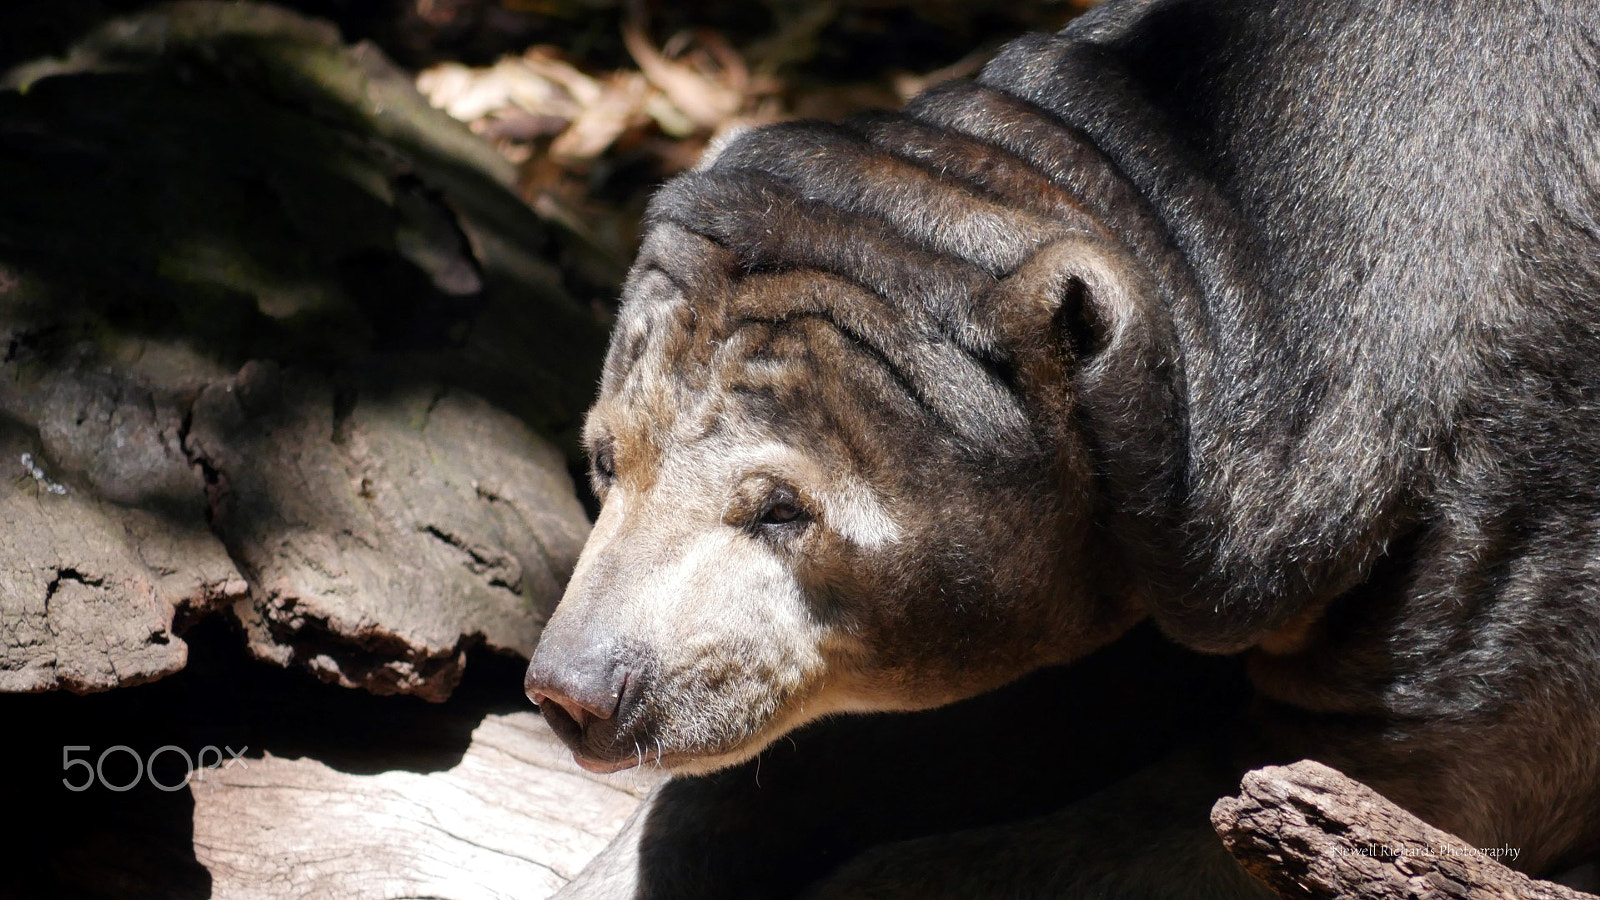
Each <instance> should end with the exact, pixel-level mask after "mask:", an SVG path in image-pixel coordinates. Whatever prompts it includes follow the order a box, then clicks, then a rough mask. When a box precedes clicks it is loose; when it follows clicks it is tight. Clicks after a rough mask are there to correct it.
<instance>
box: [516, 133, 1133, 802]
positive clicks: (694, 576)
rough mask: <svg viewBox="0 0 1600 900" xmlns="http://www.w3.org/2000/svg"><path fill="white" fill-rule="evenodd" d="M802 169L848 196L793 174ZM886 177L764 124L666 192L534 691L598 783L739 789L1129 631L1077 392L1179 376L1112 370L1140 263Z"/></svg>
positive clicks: (953, 192)
mask: <svg viewBox="0 0 1600 900" xmlns="http://www.w3.org/2000/svg"><path fill="white" fill-rule="evenodd" d="M797 140H799V141H800V143H801V147H800V149H799V150H797V149H796V146H795V145H796V142H797ZM807 140H809V141H810V144H809V145H807V144H806V143H805V141H807ZM806 146H811V147H813V149H814V152H813V153H812V157H811V161H812V163H814V164H815V165H816V166H817V169H816V171H817V172H819V173H821V174H820V175H819V176H818V177H819V178H821V179H822V180H824V181H827V180H828V179H830V178H837V179H838V180H839V181H840V182H848V181H849V180H850V179H852V178H854V179H855V180H856V181H857V184H856V187H855V194H853V195H850V196H843V197H841V196H837V195H824V196H821V197H819V196H817V193H816V192H815V191H812V190H809V189H808V184H807V183H801V182H803V181H804V179H803V178H798V177H796V176H794V174H793V172H792V171H789V170H785V169H783V168H782V166H781V165H780V164H781V163H782V162H783V161H785V160H789V159H791V158H792V157H793V156H794V155H795V154H796V153H802V155H803V151H804V150H805V147H806ZM815 148H820V150H817V149H815ZM847 151H848V152H847ZM818 159H820V160H821V162H817V160H818ZM841 160H843V161H844V162H841ZM851 161H854V162H855V163H857V164H858V165H859V166H865V167H868V171H866V172H862V171H843V170H844V169H846V168H848V167H847V166H846V165H845V163H846V162H851ZM882 165H886V164H885V163H884V162H883V154H878V153H873V152H869V151H867V150H863V149H862V145H861V142H860V141H856V142H855V143H849V142H848V141H846V139H845V138H844V137H842V136H841V135H840V134H838V133H834V132H831V131H829V130H827V128H826V127H824V126H790V127H789V128H787V129H763V130H762V131H759V132H754V133H752V134H751V135H749V136H746V137H745V138H742V139H741V140H740V141H737V142H735V143H734V144H733V145H732V146H730V147H729V148H727V149H726V150H724V151H723V152H722V154H721V155H720V156H719V157H717V161H716V162H715V163H714V164H712V165H709V166H703V167H702V168H701V169H700V170H698V171H696V172H693V173H690V174H689V175H686V176H683V177H681V178H680V179H678V180H677V181H675V182H673V183H672V184H670V185H669V186H668V187H667V188H666V189H665V190H664V191H663V192H662V193H661V194H660V195H659V196H658V197H657V198H656V201H655V203H654V205H653V207H652V212H651V216H650V219H649V222H648V230H647V233H646V239H645V241H644V246H643V249H642V250H641V253H640V257H639V259H638V261H637V263H636V265H635V267H634V269H633V271H632V273H631V275H630V278H629V281H628V284H627V286H626V289H625V292H624V301H623V305H622V308H621V312H620V314H619V316H618V320H617V323H616V327H615V331H614V334H613V337H612V342H611V348H610V351H609V355H608V358H607V360H606V365H605V370H604V375H603V379H602V384H601V391H600V397H599V399H598V401H597V402H596V403H595V405H594V407H593V409H592V410H591V411H590V413H589V417H588V420H587V425H586V428H585V443H586V445H587V448H588V451H589V454H590V458H591V460H592V464H593V465H592V478H593V483H594V489H595V492H596V494H597V495H598V496H599V498H600V499H601V501H602V507H601V510H600V514H599V518H598V521H597V522H596V524H595V528H594V531H593V533H592V535H591V536H590V538H589V542H588V544H587V546H586V547H585V548H584V550H583V554H582V557H581V558H580V560H579V562H578V565H577V568H576V570H575V572H574V573H573V576H572V580H571V583H570V585H569V586H568V588H567V592H566V595H565V597H564V598H563V599H562V601H561V603H560V605H559V607H558V608H557V610H556V612H555V614H554V615H553V617H552V618H551V620H550V622H549V623H548V625H547V627H546V628H545V631H544V634H543V637H542V639H541V642H540V644H539V647H538V649H537V651H536V653H535V654H534V658H533V660H532V662H531V664H530V665H529V668H528V676H527V684H526V687H527V690H528V692H529V694H530V696H532V697H533V699H534V700H535V702H537V703H538V704H539V707H540V709H541V710H542V711H543V712H544V714H545V716H546V717H547V719H548V720H549V722H550V724H551V726H552V727H553V728H554V729H555V731H556V732H557V733H558V734H559V735H560V736H561V737H562V739H563V740H565V741H566V743H567V744H568V745H569V746H570V747H571V748H572V751H573V753H574V756H575V757H576V759H577V761H578V762H579V764H581V765H583V766H584V767H585V768H588V769H591V770H595V771H615V770H619V769H624V768H628V767H630V766H633V765H635V764H639V763H644V762H649V763H656V764H659V765H661V766H663V767H666V768H668V769H671V770H673V771H678V772H702V771H708V770H711V769H715V768H718V767H722V766H726V765H731V764H733V763H737V762H740V761H743V760H745V759H748V758H750V757H751V756H753V755H754V754H756V753H757V752H759V751H760V750H761V749H762V748H763V747H765V746H766V745H767V744H769V743H770V742H771V741H773V740H774V739H776V738H777V737H779V736H781V735H783V734H784V733H785V732H787V731H789V730H791V729H793V728H795V727H797V726H799V725H801V724H803V723H805V722H808V721H811V720H815V719H817V718H819V717H821V716H826V715H831V714H835V713H843V712H853V711H874V710H911V709H920V708H927V707H932V706H937V705H941V704H945V703H949V702H952V701H955V700H958V699H962V698H965V697H969V696H972V695H974V694H977V693H979V692H982V691H986V690H989V689H991V688H994V687H997V686H999V685H1001V684H1003V683H1005V682H1008V681H1010V680H1012V679H1015V678H1017V677H1019V676H1021V675H1023V674H1025V673H1027V672H1029V671H1032V670H1034V669H1037V668H1039V667H1041V666H1045V665H1050V664H1055V663H1059V662H1064V661H1067V660H1070V659H1072V658H1074V657H1077V656H1080V655H1082V654H1084V653H1086V652H1088V651H1089V650H1092V649H1094V648H1096V647H1098V646H1100V645H1102V644H1104V643H1106V642H1108V641H1110V640H1111V639H1113V638H1115V637H1116V636H1117V635H1119V634H1121V633H1122V632H1123V631H1125V630H1126V629H1127V628H1128V627H1129V626H1131V624H1132V623H1133V622H1134V621H1136V620H1137V619H1138V618H1139V616H1140V615H1141V614H1142V613H1141V611H1140V610H1139V608H1138V607H1139V604H1138V603H1137V602H1136V601H1135V600H1134V599H1132V597H1131V592H1130V591H1129V590H1128V589H1127V585H1126V584H1124V583H1122V582H1121V581H1120V577H1121V576H1120V575H1119V574H1118V572H1119V566H1118V565H1117V563H1116V560H1115V558H1114V556H1115V554H1114V552H1113V550H1112V548H1111V547H1110V545H1109V544H1107V543H1106V542H1104V541H1103V540H1102V539H1101V537H1100V534H1101V532H1102V531H1103V529H1101V528H1099V527H1097V525H1096V523H1095V518H1096V515H1097V511H1098V510H1100V509H1102V508H1103V506H1104V504H1105V502H1106V498H1105V497H1103V496H1102V495H1101V494H1102V492H1101V491H1100V490H1099V489H1098V487H1097V484H1098V482H1099V479H1097V477H1096V472H1095V469H1096V466H1097V461H1096V460H1097V455H1096V451H1095V447H1093V446H1092V443H1093V440H1092V439H1091V438H1090V436H1088V434H1087V433H1086V428H1085V425H1084V421H1083V419H1084V416H1085V411H1084V409H1083V404H1082V396H1081V395H1082V394H1083V392H1084V391H1085V390H1089V391H1093V390H1095V388H1094V385H1095V384H1101V383H1112V382H1115V383H1118V384H1126V383H1128V382H1129V381H1130V377H1131V381H1132V382H1139V383H1144V382H1149V383H1150V384H1157V383H1158V382H1159V381H1160V380H1161V378H1163V377H1165V376H1164V375H1163V374H1162V373H1159V372H1154V369H1156V368H1159V367H1160V366H1162V365H1164V364H1165V363H1164V362H1163V361H1161V360H1158V359H1149V358H1146V356H1148V354H1146V353H1144V352H1143V350H1140V351H1137V352H1135V351H1132V350H1126V349H1125V348H1128V347H1133V346H1134V345H1138V346H1139V347H1146V346H1147V345H1148V343H1149V342H1148V340H1146V339H1145V338H1142V337H1138V335H1139V334H1140V333H1141V332H1143V331H1146V330H1148V329H1147V328H1146V327H1145V326H1144V324H1143V321H1144V317H1143V316H1142V315H1141V313H1140V310H1141V303H1142V301H1141V300H1140V295H1141V289H1140V287H1139V283H1138V278H1137V277H1136V275H1135V270H1134V268H1133V267H1132V266H1131V265H1129V264H1128V262H1127V256H1126V254H1125V253H1124V252H1123V251H1122V250H1121V249H1120V248H1119V247H1118V246H1117V245H1116V244H1115V242H1114V241H1112V240H1110V239H1109V238H1108V237H1107V236H1106V235H1105V234H1104V233H1103V232H1102V231H1101V230H1099V229H1098V228H1097V227H1095V226H1094V225H1093V224H1092V223H1085V221H1084V218H1083V217H1082V216H1078V217H1076V218H1073V219H1070V220H1068V221H1065V222H1056V221H1052V220H1050V219H1049V218H1048V217H1045V216H1042V215H1038V214H1034V213H1028V212H1025V211H1019V210H1017V209H1014V208H1011V207H1008V206H1006V205H1005V204H1003V203H1000V202H999V201H997V200H994V199H993V198H988V197H984V196H981V192H980V191H978V190H976V189H971V188H967V187H963V186H961V185H960V184H941V185H939V186H938V190H939V191H940V192H941V195H942V196H943V197H944V198H945V201H947V203H948V207H947V208H946V209H945V210H944V211H943V212H941V213H940V214H939V215H931V214H928V215H923V214H920V213H918V211H917V210H915V209H913V208H911V207H910V206H908V205H907V203H908V202H914V201H915V198H913V200H912V201H906V200H905V199H904V197H902V198H901V199H900V201H899V202H900V203H901V206H900V207H889V206H886V204H891V203H893V202H896V201H895V197H894V196H892V195H893V193H894V191H895V190H896V189H897V186H896V184H895V183H894V182H893V181H890V180H888V179H889V175H893V174H896V173H893V172H890V173H887V174H886V173H884V172H881V171H880V172H877V174H876V175H874V174H873V171H872V170H871V168H870V167H872V166H882ZM807 171H810V170H807ZM899 174H902V175H903V174H905V173H899ZM924 174H926V173H924ZM907 177H909V176H907ZM929 177H930V178H931V176H929ZM924 180H927V179H924ZM873 191H877V192H879V193H880V194H883V195H890V196H887V197H886V198H885V197H878V198H877V199H874V198H873V197H872V196H869V195H870V194H871V192H873ZM902 193H904V192H902ZM1034 199H1035V200H1037V197H1035V198H1034ZM880 201H881V202H880ZM875 204H876V205H875ZM919 216H920V218H919ZM923 219H926V220H928V221H927V222H924V221H923ZM984 228H987V229H989V232H992V233H979V234H974V233H973V232H974V231H975V230H981V229H984ZM1130 367H1132V368H1135V369H1139V370H1140V371H1142V372H1143V373H1144V374H1143V375H1140V374H1139V373H1138V372H1134V373H1133V374H1132V376H1130V373H1129V372H1128V371H1122V370H1126V369H1129V368H1130ZM1141 379H1142V380H1141ZM1154 389H1155V388H1152V390H1154ZM1124 393H1125V389H1124Z"/></svg>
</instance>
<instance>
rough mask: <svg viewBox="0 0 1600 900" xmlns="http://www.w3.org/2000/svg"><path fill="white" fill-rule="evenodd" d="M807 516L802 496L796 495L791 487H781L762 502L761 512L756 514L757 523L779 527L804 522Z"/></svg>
mask: <svg viewBox="0 0 1600 900" xmlns="http://www.w3.org/2000/svg"><path fill="white" fill-rule="evenodd" d="M807 518H808V517H807V515H806V511H805V508H804V507H802V506H801V505H800V498H799V497H797V496H795V492H794V491H793V490H792V489H791V488H779V489H778V490H775V491H773V492H772V494H771V495H770V496H768V497H767V502H766V503H764V504H762V506H761V512H760V513H758V514H757V515H756V524H757V525H761V526H765V527H768V528H778V527H782V526H785V525H793V524H795V523H798V522H804V521H805V520H806V519H807Z"/></svg>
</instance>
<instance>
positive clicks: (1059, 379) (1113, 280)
mask: <svg viewBox="0 0 1600 900" xmlns="http://www.w3.org/2000/svg"><path fill="white" fill-rule="evenodd" d="M996 288H997V289H996V295H995V297H994V300H993V302H992V303H990V304H989V313H990V315H991V316H992V317H993V319H992V322H991V324H992V327H993V328H994V331H995V336H996V338H997V340H998V342H999V343H1000V345H1001V346H1003V347H1005V348H1006V350H1007V351H1008V353H1009V355H1010V356H1011V358H1012V359H1013V360H1014V361H1015V364H1016V366H1017V369H1018V372H1019V374H1020V375H1022V377H1023V378H1024V379H1025V380H1026V381H1027V382H1030V383H1029V384H1026V385H1025V389H1026V390H1028V391H1029V393H1031V394H1033V395H1034V396H1035V397H1052V396H1058V397H1060V398H1061V401H1062V402H1063V403H1072V402H1076V403H1079V404H1088V405H1091V406H1092V405H1095V404H1096V402H1097V401H1099V400H1108V401H1111V400H1113V398H1108V397H1104V396H1102V395H1103V394H1104V393H1105V392H1106V390H1107V389H1110V390H1112V391H1113V392H1115V393H1118V394H1123V395H1124V396H1125V395H1126V391H1127V390H1128V389H1129V388H1133V389H1134V390H1136V391H1137V390H1138V387H1137V386H1136V385H1138V384H1147V383H1148V382H1149V381H1150V379H1152V378H1156V377H1159V375H1160V373H1155V372H1152V371H1150V366H1151V364H1152V363H1153V362H1155V361H1159V360H1166V361H1168V362H1170V361H1171V360H1173V358H1174V355H1175V354H1174V352H1173V351H1174V350H1175V348H1174V347H1173V346H1172V345H1173V343H1174V342H1173V339H1172V335H1171V320H1170V318H1168V317H1167V316H1166V315H1164V314H1163V312H1162V310H1161V308H1160V301H1159V298H1158V297H1157V296H1156V292H1155V291H1154V289H1153V288H1152V286H1151V280H1150V277H1149V275H1148V272H1147V269H1146V268H1145V267H1144V266H1143V265H1141V264H1140V263H1139V262H1138V261H1137V260H1136V259H1134V258H1133V257H1132V256H1130V255H1129V254H1128V253H1127V251H1126V250H1124V249H1123V248H1122V247H1121V246H1119V245H1117V244H1116V243H1114V242H1113V241H1112V240H1110V239H1109V238H1106V237H1104V236H1101V235H1099V234H1093V233H1077V234H1073V235H1070V236H1067V237H1063V238H1061V239H1059V240H1056V241H1053V242H1052V243H1050V244H1047V245H1045V246H1044V247H1042V248H1040V249H1039V250H1038V251H1037V252H1036V253H1034V254H1033V255H1032V256H1031V257H1029V258H1028V259H1027V260H1026V261H1025V262H1024V263H1023V264H1022V265H1021V266H1018V267H1017V269H1016V270H1015V271H1013V272H1012V273H1011V274H1010V275H1008V276H1006V277H1005V278H1004V279H1003V280H1002V281H1001V282H1000V284H998V285H997V286H996ZM1166 374H1170V373H1166Z"/></svg>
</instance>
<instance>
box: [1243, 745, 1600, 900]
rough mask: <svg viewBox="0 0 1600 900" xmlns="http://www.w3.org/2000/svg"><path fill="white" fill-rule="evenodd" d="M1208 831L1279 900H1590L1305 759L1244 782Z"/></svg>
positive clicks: (1257, 773) (1253, 775)
mask: <svg viewBox="0 0 1600 900" xmlns="http://www.w3.org/2000/svg"><path fill="white" fill-rule="evenodd" d="M1211 824H1212V825H1213V827H1215V828H1216V829H1217V833H1218V834H1219V835H1221V836H1222V842H1223V844H1224V845H1226V846H1227V848H1228V850H1229V852H1231V853H1232V854H1233V855H1234V857H1235V858H1236V859H1238V860H1239V862H1240V863H1241V864H1243V865H1244V867H1245V868H1246V869H1248V870H1249V871H1250V873H1251V874H1253V875H1255V876H1256V877H1257V878H1259V879H1260V880H1261V881H1263V882H1265V883H1266V884H1267V885H1268V886H1269V887H1271V888H1272V889H1273V890H1275V891H1277V892H1278V893H1279V894H1280V895H1282V896H1284V897H1309V898H1324V897H1325V898H1370V900H1387V898H1397V900H1398V898H1416V900H1424V898H1426V900H1453V898H1462V900H1466V898H1473V900H1485V898H1504V900H1593V897H1592V895H1590V894H1584V893H1581V892H1579V891H1574V890H1572V889H1570V888H1566V887H1562V886H1561V885H1557V884H1551V883H1550V882H1547V881H1537V880H1535V879H1533V878H1530V877H1528V876H1527V875H1524V874H1522V873H1520V872H1515V871H1513V870H1511V869H1509V868H1507V867H1505V866H1503V865H1501V864H1500V863H1498V862H1496V861H1495V860H1494V859H1493V858H1492V857H1491V856H1490V855H1488V854H1486V853H1484V852H1481V851H1479V850H1476V849H1474V848H1472V847H1470V846H1468V845H1467V844H1466V843H1465V842H1464V841H1462V840H1461V839H1460V838H1457V837H1455V836H1454V835H1451V834H1447V833H1446V832H1443V831H1440V830H1439V829H1437V828H1434V827H1433V826H1431V825H1429V824H1427V823H1426V822H1423V821H1422V820H1421V819H1418V818H1417V817H1416V816H1413V815H1411V814H1410V813H1408V812H1406V811H1405V810H1403V809H1401V808H1400V807H1398V806H1396V805H1395V804H1394V803H1392V802H1390V801H1389V800H1388V799H1386V798H1385V797H1383V795H1381V794H1379V793H1378V792H1376V791H1374V790H1372V789H1371V788H1369V787H1367V786H1366V785H1364V784H1361V783H1360V782H1358V781H1355V780H1353V779H1350V778H1348V777H1346V776H1344V775H1343V774H1341V773H1339V772H1338V771H1335V770H1334V769H1330V768H1328V767H1327V766H1324V765H1322V764H1321V763H1317V762H1312V761H1310V760H1306V761H1302V762H1298V763H1295V764H1294V765H1291V766H1268V767H1266V768H1262V769H1257V770H1255V771H1253V772H1250V773H1248V774H1246V775H1245V777H1244V783H1243V785H1242V790H1241V793H1240V794H1239V796H1237V797H1225V798H1223V799H1222V800H1219V801H1217V804H1216V806H1215V807H1213V808H1212V810H1211Z"/></svg>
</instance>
